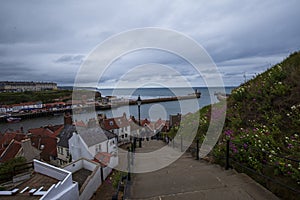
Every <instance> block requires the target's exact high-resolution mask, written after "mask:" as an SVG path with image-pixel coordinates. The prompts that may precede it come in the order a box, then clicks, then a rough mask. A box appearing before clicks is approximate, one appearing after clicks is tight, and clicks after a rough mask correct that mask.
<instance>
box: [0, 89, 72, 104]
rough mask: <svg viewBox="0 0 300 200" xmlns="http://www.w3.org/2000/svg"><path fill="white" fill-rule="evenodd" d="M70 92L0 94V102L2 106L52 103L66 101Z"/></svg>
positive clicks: (50, 91) (69, 96)
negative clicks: (39, 102) (38, 102)
mask: <svg viewBox="0 0 300 200" xmlns="http://www.w3.org/2000/svg"><path fill="white" fill-rule="evenodd" d="M71 95H72V90H49V91H40V92H31V91H26V92H4V93H0V102H1V104H4V105H11V104H18V103H26V102H37V101H41V102H43V103H49V102H54V101H56V100H63V101H67V100H69V99H71V98H72V96H71Z"/></svg>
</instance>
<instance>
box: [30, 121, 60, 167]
mask: <svg viewBox="0 0 300 200" xmlns="http://www.w3.org/2000/svg"><path fill="white" fill-rule="evenodd" d="M62 128H63V126H60V127H59V128H58V127H56V128H55V129H52V130H55V132H53V131H52V130H51V129H49V127H42V128H35V129H30V130H28V132H29V133H31V135H30V139H31V144H32V146H34V147H35V148H37V149H39V150H41V151H42V153H41V158H42V159H44V160H46V161H49V160H50V156H53V157H57V149H56V147H57V138H56V136H57V135H58V134H59V133H60V131H59V130H61V129H62Z"/></svg>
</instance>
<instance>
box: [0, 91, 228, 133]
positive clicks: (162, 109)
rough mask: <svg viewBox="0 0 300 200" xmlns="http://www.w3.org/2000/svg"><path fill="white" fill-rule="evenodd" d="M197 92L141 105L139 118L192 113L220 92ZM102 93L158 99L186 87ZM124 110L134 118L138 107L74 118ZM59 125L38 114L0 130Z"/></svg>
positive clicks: (84, 118)
mask: <svg viewBox="0 0 300 200" xmlns="http://www.w3.org/2000/svg"><path fill="white" fill-rule="evenodd" d="M233 88H234V87H226V88H225V92H226V93H228V94H230V93H231V91H232V89H233ZM194 89H197V90H198V91H200V92H201V98H199V99H197V100H196V101H197V102H195V99H187V100H181V101H170V102H160V103H151V104H144V105H143V104H142V105H141V119H144V118H147V119H149V120H157V119H158V118H161V119H168V118H169V115H174V114H177V113H182V114H187V113H188V112H195V111H197V110H198V109H200V108H202V107H203V106H206V105H209V104H212V103H215V102H218V100H217V98H216V96H215V95H214V92H219V91H222V89H221V88H217V87H216V88H210V89H208V88H205V87H200V88H194ZM99 91H100V92H101V94H102V96H112V95H114V96H117V97H119V98H129V99H137V97H138V95H140V96H141V98H142V99H150V98H162V97H170V96H180V95H182V96H184V95H187V94H188V93H190V91H189V90H188V89H186V88H172V89H169V88H139V89H136V90H132V89H99ZM124 112H125V113H126V114H127V116H130V115H133V116H135V117H136V118H137V117H138V109H137V106H136V105H130V106H122V107H118V108H113V109H111V110H103V111H97V112H95V113H93V112H92V113H80V114H77V115H76V116H75V118H76V120H82V121H84V122H87V121H88V120H89V119H90V118H94V117H96V115H97V114H100V113H103V114H106V116H107V117H118V116H121V115H123V113H124ZM56 124H63V115H58V116H51V117H41V118H34V119H27V120H22V121H21V122H19V123H0V132H1V133H3V132H5V131H6V130H9V129H11V130H19V129H20V128H21V127H23V129H24V131H27V130H28V129H30V128H37V127H41V126H46V125H56Z"/></svg>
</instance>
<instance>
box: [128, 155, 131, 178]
mask: <svg viewBox="0 0 300 200" xmlns="http://www.w3.org/2000/svg"><path fill="white" fill-rule="evenodd" d="M127 163H128V174H127V176H128V181H131V174H130V149H128V152H127Z"/></svg>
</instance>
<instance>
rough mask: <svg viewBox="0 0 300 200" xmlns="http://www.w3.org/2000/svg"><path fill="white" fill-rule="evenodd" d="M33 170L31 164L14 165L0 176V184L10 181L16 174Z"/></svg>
mask: <svg viewBox="0 0 300 200" xmlns="http://www.w3.org/2000/svg"><path fill="white" fill-rule="evenodd" d="M29 169H33V162H29V163H24V164H19V165H15V166H14V167H13V168H12V170H11V171H10V172H7V173H2V174H0V183H5V182H7V181H11V180H12V179H13V177H14V176H15V175H17V174H20V173H23V172H27V171H28V170H29Z"/></svg>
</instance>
